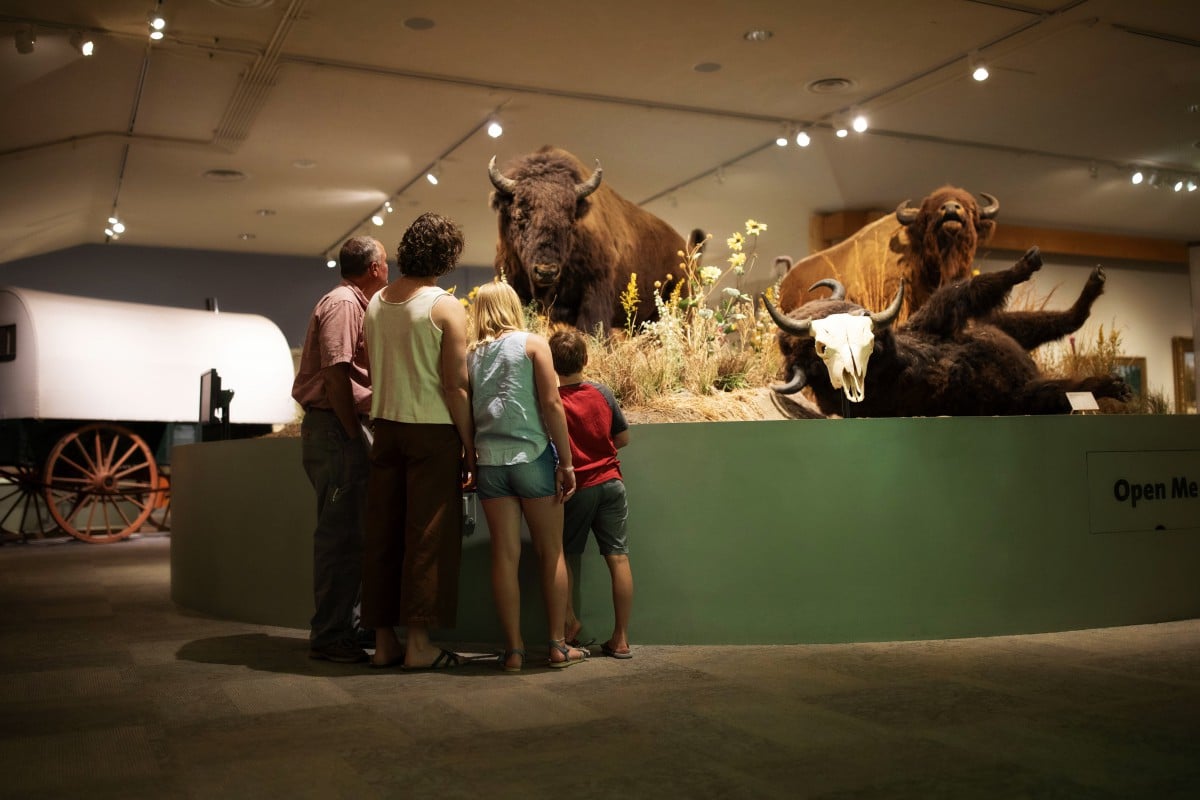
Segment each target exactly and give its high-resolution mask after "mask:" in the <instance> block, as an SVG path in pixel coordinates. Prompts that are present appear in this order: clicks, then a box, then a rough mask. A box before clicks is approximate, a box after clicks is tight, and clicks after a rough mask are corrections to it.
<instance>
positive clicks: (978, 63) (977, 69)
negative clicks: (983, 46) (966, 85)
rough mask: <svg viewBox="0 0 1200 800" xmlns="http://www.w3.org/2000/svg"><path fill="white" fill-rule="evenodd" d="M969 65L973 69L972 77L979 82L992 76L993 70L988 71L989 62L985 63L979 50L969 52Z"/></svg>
mask: <svg viewBox="0 0 1200 800" xmlns="http://www.w3.org/2000/svg"><path fill="white" fill-rule="evenodd" d="M967 65H968V67H969V69H970V70H971V77H972V78H974V79H975V80H976V81H978V82H979V83H983V82H984V81H986V80H987V79H988V78H989V77H991V72H989V71H988V68H987V64H985V63H983V59H981V58H980V57H979V51H978V50H972V51H971V52H970V53H968V54H967Z"/></svg>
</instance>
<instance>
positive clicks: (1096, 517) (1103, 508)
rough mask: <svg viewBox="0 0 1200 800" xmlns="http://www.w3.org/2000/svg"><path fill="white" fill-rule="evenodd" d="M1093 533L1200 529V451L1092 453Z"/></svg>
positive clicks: (1089, 457)
mask: <svg viewBox="0 0 1200 800" xmlns="http://www.w3.org/2000/svg"><path fill="white" fill-rule="evenodd" d="M1087 473H1088V495H1089V498H1088V499H1089V502H1088V508H1089V511H1090V513H1091V531H1092V533H1121V532H1126V531H1200V450H1154V451H1124V452H1122V451H1099V452H1089V453H1088V454H1087Z"/></svg>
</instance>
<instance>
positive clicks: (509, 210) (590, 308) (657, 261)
mask: <svg viewBox="0 0 1200 800" xmlns="http://www.w3.org/2000/svg"><path fill="white" fill-rule="evenodd" d="M602 172H603V171H602V170H601V168H600V162H599V161H597V162H596V170H595V171H594V172H592V173H591V175H590V176H589V175H586V174H585V173H586V170H585V167H584V166H583V164H582V163H581V162H580V161H579V159H577V158H576V157H575V156H573V155H571V154H570V153H568V152H566V151H565V150H559V149H557V148H553V147H550V146H546V147H543V148H542V149H541V150H539V151H538V152H536V153H533V154H531V155H527V156H524V157H522V158H520V159H517V160H516V161H515V162H513V163H512V164H510V165H508V166H507V168H506V171H505V172H501V171H500V170H499V169H497V168H496V159H495V157H493V158H492V160H491V163H490V164H488V176H489V177H490V178H491V180H492V185H493V186H494V187H496V190H495V191H494V192H492V196H491V205H492V208H493V209H495V210H496V213H497V215H498V217H499V225H500V238H499V240H498V241H497V243H496V274H497V275H503V276H504V278H505V279H506V280H507V281H508V282H509V284H511V285H512V287H513V288H514V289H515V290H516V292H517V294H518V295H519V296H520V298H521V301H522V302H524V303H529V302H531V301H534V300H536V301H537V302H538V304H539V305H541V307H542V309H543V310H544V311H545V313H546V315H547V316H548V317H549V319H550V321H551V322H558V323H565V324H568V325H574V326H575V327H577V328H579V329H580V330H583V331H587V332H588V333H595V332H596V329H597V327H599V328H600V329H601V330H602V331H603V332H605V333H607V332H608V330H609V329H610V328H613V327H621V326H624V325H625V324H626V318H625V311H624V310H623V309H622V307H621V302H620V297H621V293H622V292H623V291H624V290H625V287H626V286H627V285H628V283H629V276H630V275H631V274H633V273H636V274H637V288H638V298H639V306H638V309H637V322H639V323H640V322H644V321H647V320H651V319H655V318H656V317H657V310H656V309H655V306H654V283H655V281H660V282H661V283H662V285H663V288H662V290H661V291H662V293H663V295H664V296H665V295H666V294H667V293H668V292H669V290H670V285H669V282H668V280H667V275H668V274H670V273H672V272H674V273H675V274H676V275H677V276H678V275H679V272H680V270H679V264H680V262H681V260H682V259H681V258H680V256H679V252H680V251H681V250H683V249H684V246H685V245H684V240H683V237H682V236H680V235H679V234H678V233H676V232H675V231H674V230H672V229H671V227H670V226H669V225H667V223H665V222H663V221H662V220H661V219H659V218H658V217H656V216H654V215H653V214H651V213H649V212H647V211H644V210H642V209H641V208H639V207H638V206H636V205H634V204H633V203H631V202H629V201H628V200H626V199H625V198H623V197H621V196H620V195H619V194H617V193H616V192H615V191H613V190H612V189H610V188H609V187H608V186H604V185H601V175H602Z"/></svg>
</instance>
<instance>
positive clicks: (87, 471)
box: [59, 453, 96, 475]
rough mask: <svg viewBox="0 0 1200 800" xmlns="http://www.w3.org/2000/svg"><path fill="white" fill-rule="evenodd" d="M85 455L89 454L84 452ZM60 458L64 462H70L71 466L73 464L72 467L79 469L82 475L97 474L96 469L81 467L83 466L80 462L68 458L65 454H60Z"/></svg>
mask: <svg viewBox="0 0 1200 800" xmlns="http://www.w3.org/2000/svg"><path fill="white" fill-rule="evenodd" d="M84 455H87V454H86V453H84ZM59 459H60V460H61V461H62V462H63V463H65V464H69V465H70V466H72V467H74V468H75V469H77V470H78V471H79V474H80V475H94V474H96V470H94V469H88V468H87V467H81V466H79V465H78V464H76V463H75V462H74V461H72V460H71V459H69V458H67V457H66V456H65V455H60V456H59Z"/></svg>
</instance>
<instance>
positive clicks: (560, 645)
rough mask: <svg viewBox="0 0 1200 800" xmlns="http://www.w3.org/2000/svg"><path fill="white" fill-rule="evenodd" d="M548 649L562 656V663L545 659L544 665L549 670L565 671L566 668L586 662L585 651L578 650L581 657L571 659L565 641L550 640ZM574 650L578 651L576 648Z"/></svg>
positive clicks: (586, 655) (586, 654)
mask: <svg viewBox="0 0 1200 800" xmlns="http://www.w3.org/2000/svg"><path fill="white" fill-rule="evenodd" d="M550 649H551V650H557V651H558V652H560V653H562V654H563V660H562V661H555V660H554V659H553V658H547V659H546V664H547V665H548V666H549V667H550V669H566V668H567V667H569V666H571V665H572V664H578V663H579V662H580V661H584V660H586V659H587V657H588V651H587V650H580V651H579V652H580V653H581V655H580V656H579V658H571V648H570V647H569V646H568V645H567V643H566V641H565V640H563V639H551V640H550ZM576 649H578V648H576Z"/></svg>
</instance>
